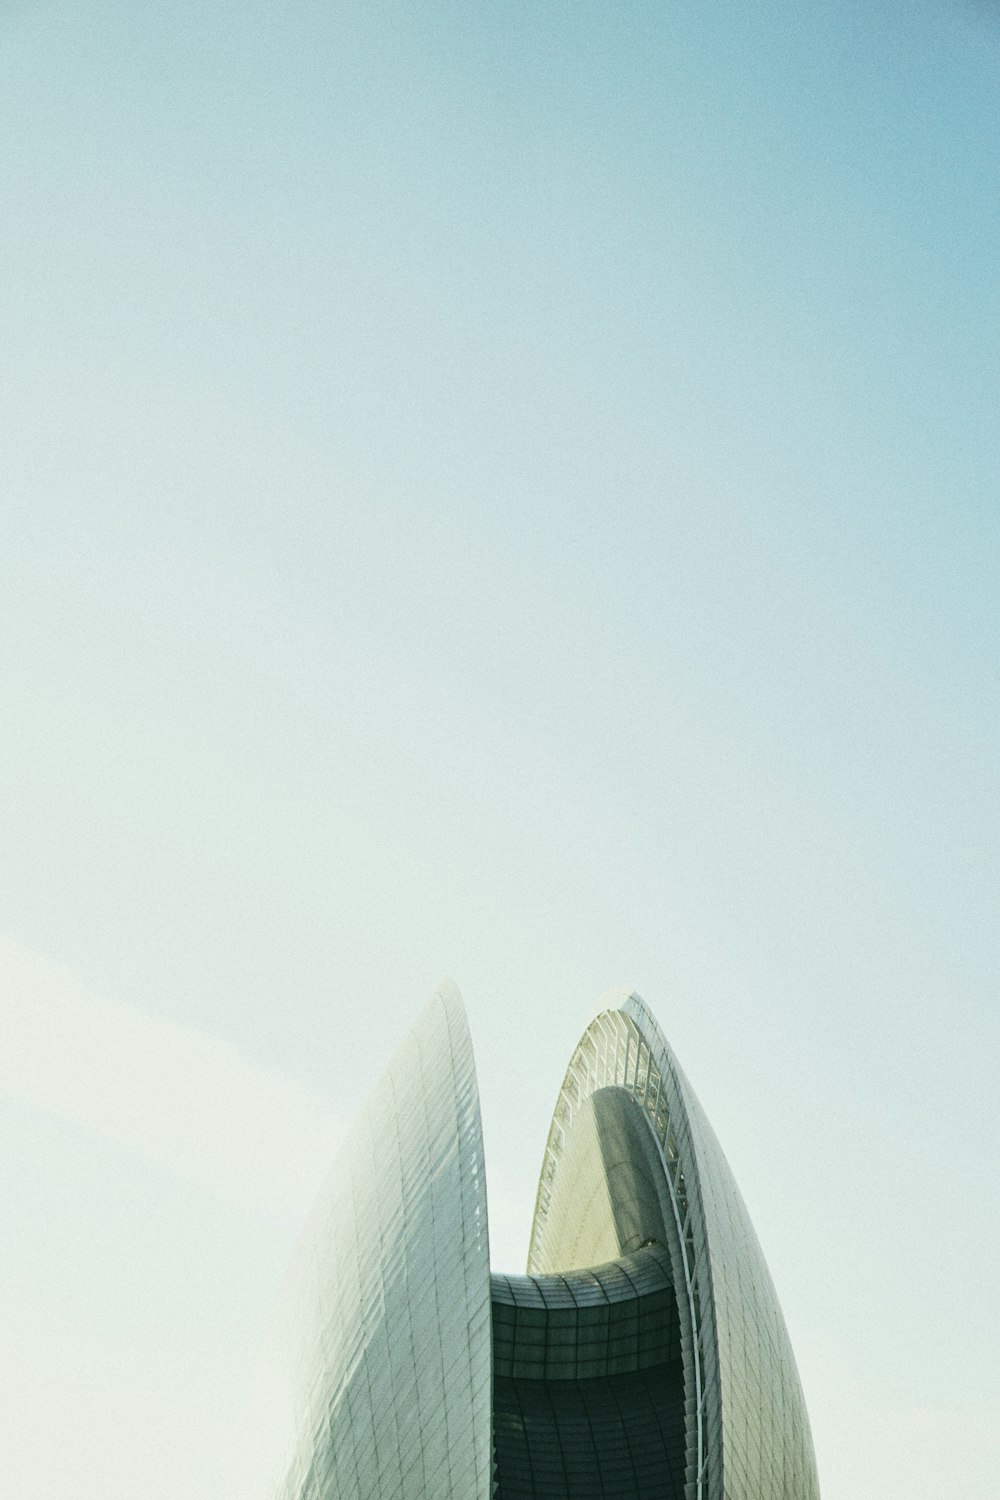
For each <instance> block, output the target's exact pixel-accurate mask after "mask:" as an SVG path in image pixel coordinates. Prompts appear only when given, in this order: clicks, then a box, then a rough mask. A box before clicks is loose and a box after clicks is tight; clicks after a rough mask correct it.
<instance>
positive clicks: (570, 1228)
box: [278, 986, 819, 1500]
mask: <svg viewBox="0 0 1000 1500" xmlns="http://www.w3.org/2000/svg"><path fill="white" fill-rule="evenodd" d="M608 1000H609V1002H610V1003H609V1004H608V1007H607V1008H606V1009H605V1010H603V1011H602V1012H601V1013H600V1014H599V1015H598V1016H597V1017H596V1018H595V1020H594V1021H593V1022H592V1023H591V1024H590V1026H588V1028H587V1030H586V1031H585V1032H584V1035H583V1037H582V1038H581V1040H580V1042H579V1043H578V1045H577V1047H576V1049H575V1051H574V1053H573V1056H572V1058H571V1061H570V1065H569V1068H568V1070H567V1072H566V1076H565V1078H564V1080H563V1084H562V1087H561V1089H560V1091H559V1096H558V1100H557V1103H556V1109H555V1114H554V1116H553V1120H552V1125H551V1129H550V1132H549V1138H548V1142H547V1144H546V1148H545V1155H544V1159H543V1165H542V1172H541V1177H540V1181H539V1187H538V1196H537V1202H536V1208H535V1217H534V1223H533V1226H532V1233H531V1246H530V1253H529V1260H528V1274H527V1275H526V1276H502V1275H499V1274H496V1275H493V1276H492V1277H491V1276H490V1270H489V1261H488V1244H487V1228H486V1191H485V1176H484V1167H483V1148H482V1132H481V1126H480V1118H479V1101H478V1096H477V1090H476V1079H475V1069H474V1066H473V1059H472V1048H471V1043H470V1041H469V1035H468V1030H467V1027H466V1022H465V1015H464V1011H463V1008H462V1003H461V1000H460V998H459V996H458V993H457V991H456V990H455V989H454V988H453V987H452V986H444V987H443V988H442V989H441V990H440V991H439V992H438V994H437V995H435V996H434V998H433V1000H432V1001H431V1002H430V1004H429V1005H428V1007H427V1008H426V1010H425V1011H424V1012H423V1014H422V1015H421V1016H420V1018H419V1020H418V1021H417V1023H416V1025H415V1026H414V1028H413V1030H412V1032H411V1033H410V1035H409V1036H408V1037H407V1038H406V1040H405V1041H404V1042H403V1044H402V1046H401V1047H400V1049H399V1051H398V1052H397V1053H396V1055H395V1056H394V1058H393V1059H392V1062H391V1063H390V1065H389V1068H388V1069H387V1071H386V1073H385V1075H384V1076H383V1078H382V1079H381V1081H380V1082H379V1084H378V1085H377V1087H376V1089H375V1091H374V1092H373V1094H372V1096H371V1099H370V1100H369V1102H368V1104H367V1106H366V1108H365V1110H364V1112H363V1114H362V1116H361V1118H360V1119H359V1120H358V1122H357V1124H356V1125H355V1127H354V1129H353V1130H352V1132H351V1134H350V1136H349V1138H348V1140H347V1142H346V1144H345V1146H344V1148H343V1149H342V1151H341V1154H340V1157H339V1158H338V1164H337V1168H336V1170H335V1173H334V1176H333V1178H332V1179H331V1183H330V1185H329V1187H328V1190H327V1193H326V1195H325V1198H324V1201H323V1204H322V1205H321V1208H320V1211H319V1213H318V1216H317V1221H316V1225H315V1228H314V1231H313V1234H312V1236H311V1238H310V1241H309V1245H310V1249H309V1258H308V1264H307V1265H306V1267H305V1269H304V1271H303V1274H302V1278H301V1280H302V1283H303V1285H304V1288H305V1292H306V1296H305V1301H304V1312H303V1314H302V1326H301V1330H300V1332H301V1341H300V1342H301V1345H302V1348H303V1350H304V1358H303V1366H302V1380H301V1386H302V1404H301V1422H300V1441H299V1446H298V1450H297V1456H296V1458H295V1460H294V1462H293V1464H292V1466H291V1470H290V1472H289V1474H288V1476H287V1479H286V1481H285V1483H284V1485H283V1486H282V1487H281V1489H280V1491H279V1492H278V1500H612V1497H613V1500H818V1496H819V1489H818V1483H817V1479H816V1470H815V1462H814V1459H813V1453H812V1442H811V1438H810V1435H809V1424H808V1419H807V1417H806V1412H805V1407H804V1403H803V1400H802V1392H801V1389H800V1386H799V1380H798V1375H797V1372H796V1368H795V1361H794V1358H793V1356H792V1351H791V1348H790V1345H789V1342H788V1335H787V1333H786V1331H785V1325H784V1321H783V1319H782V1316H781V1312H780V1310H779V1308H778V1304H777V1299H776V1297H775V1292H774V1288H773V1285H772V1283H771V1279H770V1276H769V1275H768V1272H767V1268H766V1266H765V1265H764V1261H763V1257H762V1255H761V1251H760V1246H759V1245H758V1242H757V1239H756V1236H755V1235H754V1232H753V1229H752V1227H751V1225H750V1221H749V1218H748V1216H747V1212H746V1209H745V1207H744V1205H743V1201H742V1199H741V1197H740V1195H739V1192H738V1190H737V1188H736V1185H735V1183H734V1181H733V1178H732V1174H731V1172H730V1170H729V1167H728V1164H727V1163H726V1159H725V1157H724V1155H723V1153H722V1150H721V1148H720V1146H719V1143H718V1141H717V1140H716V1138H715V1135H714V1134H713V1132H712V1129H711V1127H710V1125H709V1124H708V1121H707V1120H706V1118H705V1115H704V1113H703V1111H702V1109H701V1106H700V1105H699V1103H698V1101H697V1099H696V1097H695V1095H694V1093H693V1091H692V1089H691V1086H690V1084H689V1083H688V1081H687V1079H686V1078H685V1077H684V1074H683V1073H682V1072H681V1070H680V1068H679V1066H678V1064H677V1062H676V1059H675V1058H674V1056H673V1054H672V1053H671V1051H670V1049H669V1047H668V1046H667V1044H666V1042H665V1040H664V1038H663V1036H662V1034H661V1032H660V1030H659V1027H658V1026H657V1024H656V1022H655V1020H654V1019H653V1017H652V1015H651V1014H650V1012H649V1010H648V1009H647V1007H646V1006H645V1004H644V1003H643V1001H642V1000H640V999H639V998H638V996H636V995H630V994H628V993H627V992H619V993H616V994H615V995H614V996H611V997H608Z"/></svg>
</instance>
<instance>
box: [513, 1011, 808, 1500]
mask: <svg viewBox="0 0 1000 1500" xmlns="http://www.w3.org/2000/svg"><path fill="white" fill-rule="evenodd" d="M609 998H613V999H614V1000H615V1001H617V1002H618V1004H617V1006H616V1007H615V1008H614V1009H608V1010H604V1011H602V1012H601V1013H600V1014H599V1015H598V1016H597V1017H596V1018H595V1019H594V1021H593V1022H592V1023H591V1025H590V1026H589V1027H588V1028H587V1030H586V1032H585V1033H584V1035H583V1037H582V1038H581V1040H580V1043H579V1045H578V1046H577V1048H576V1051H575V1052H574V1054H573V1057H572V1059H571V1061H570V1065H569V1068H568V1069H567V1072H566V1076H565V1078H564V1080H563V1084H562V1087H561V1089H560V1091H559V1097H558V1099H557V1103H556V1109H555V1112H554V1116H553V1120H552V1126H551V1129H550V1132H549V1138H548V1142H547V1144H546V1148H545V1155H544V1158H543V1164H542V1172H541V1177H540V1180H539V1186H538V1196H537V1200H536V1207H535V1220H534V1224H533V1227H532V1237H531V1248H530V1253H529V1258H528V1269H529V1272H537V1271H540V1270H547V1271H551V1270H552V1269H554V1268H555V1267H556V1266H557V1265H558V1263H559V1232H560V1223H559V1215H558V1212H551V1210H552V1209H553V1198H554V1191H553V1190H554V1184H555V1180H556V1174H557V1173H558V1170H559V1164H560V1159H561V1157H562V1154H563V1150H564V1147H565V1144H566V1140H567V1137H568V1135H569V1132H570V1130H571V1129H572V1126H573V1122H574V1119H575V1117H576V1115H577V1114H578V1112H579V1110H580V1108H581V1105H582V1104H583V1103H584V1102H585V1101H586V1100H587V1099H588V1098H589V1096H590V1095H591V1094H593V1093H594V1092H595V1091H596V1090H598V1089H602V1088H608V1087H617V1088H621V1089H623V1090H624V1091H625V1092H626V1093H627V1094H629V1095H630V1096H631V1097H632V1098H633V1099H634V1100H635V1101H636V1103H638V1104H639V1105H640V1106H641V1108H642V1110H643V1112H644V1114H645V1117H646V1119H647V1122H648V1124H649V1126H650V1129H651V1130H652V1133H653V1136H654V1138H655V1140H656V1142H657V1144H658V1147H659V1151H660V1155H661V1158H662V1162H663V1167H664V1171H665V1174H666V1179H667V1183H668V1187H669V1190H670V1199H671V1206H672V1209H673V1214H674V1220H675V1228H676V1233H677V1244H676V1245H675V1246H674V1250H675V1255H676V1257H677V1261H678V1265H679V1268H680V1274H679V1275H678V1276H677V1281H678V1288H677V1290H678V1297H679V1303H680V1308H681V1316H682V1323H684V1324H686V1330H684V1331H686V1333H687V1337H686V1338H684V1339H683V1343H684V1347H685V1353H686V1355H687V1359H686V1379H687V1381H688V1388H689V1392H690V1395H689V1414H690V1420H689V1422H688V1429H687V1487H686V1488H687V1496H688V1500H818V1494H819V1487H818V1482H817V1479H816V1468H815V1460H814V1457H813V1450H812V1439H811V1436H810V1432H809V1423H808V1418H807V1416H806V1411H805V1404H804V1401H803V1398H802V1392H801V1387H800V1385H799V1380H798V1373H797V1371H796V1367H795V1361H794V1356H793V1354H792V1351H791V1346H790V1343H789V1340H788V1335H787V1332H786V1330H785V1325H784V1320H783V1318H782V1316H781V1312H780V1309H779V1307H778V1303H777V1298H776V1295H775V1292H774V1287H773V1284H772V1282H771V1278H770V1275H769V1274H768V1271H767V1268H766V1265H765V1263H764V1258H763V1255H762V1253H761V1250H760V1246H759V1244H758V1241H757V1238H756V1236H755V1234H754V1231H753V1228H752V1226H751V1224H750V1220H749V1216H748V1214H747V1211H746V1208H745V1206H744V1204H743V1201H742V1198H741V1197H740V1194H739V1190H738V1189H737V1187H736V1184H735V1182H734V1180H733V1177H732V1173H731V1172H730V1170H729V1166H728V1163H727V1162H726V1159H725V1157H724V1155H723V1153H722V1150H721V1148H720V1146H719V1144H718V1141H717V1140H716V1137H715V1134H714V1132H713V1131H712V1129H711V1126H710V1125H709V1124H708V1121H707V1119H706V1117H705V1115H704V1112H703V1111H702V1109H701V1107H700V1105H699V1104H698V1101H697V1098H696V1097H695V1095H694V1092H693V1090H692V1089H691V1086H690V1084H689V1083H688V1082H687V1079H686V1078H685V1076H684V1074H683V1072H682V1071H681V1069H680V1067H679V1066H678V1064H677V1062H676V1059H675V1058H674V1056H673V1054H672V1052H671V1051H670V1049H669V1047H668V1046H667V1044H666V1041H665V1040H664V1038H663V1035H662V1033H661V1032H660V1029H659V1027H658V1026H657V1024H656V1021H655V1020H654V1018H653V1016H652V1015H651V1014H650V1012H649V1010H648V1009H647V1007H646V1005H645V1003H644V1002H643V1001H642V1000H641V999H640V998H639V996H637V995H628V994H627V992H620V993H618V994H616V995H614V997H609Z"/></svg>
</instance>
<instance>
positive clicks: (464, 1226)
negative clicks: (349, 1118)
mask: <svg viewBox="0 0 1000 1500" xmlns="http://www.w3.org/2000/svg"><path fill="white" fill-rule="evenodd" d="M320 1223H321V1227H320V1230H319V1232H317V1233H313V1234H312V1236H311V1245H312V1247H313V1255H312V1265H311V1267H310V1272H311V1275H310V1280H311V1283H312V1285H311V1289H310V1291H311V1295H310V1301H311V1302H312V1304H313V1307H312V1310H311V1313H310V1314H308V1315H307V1326H308V1327H310V1330H311V1338H310V1358H309V1360H308V1361H307V1367H306V1370H305V1380H304V1383H303V1393H302V1396H303V1399H302V1408H301V1413H300V1436H299V1443H298V1453H297V1458H296V1460H295V1462H294V1464H293V1467H292V1472H291V1473H290V1474H289V1476H288V1479H287V1481H286V1485H285V1489H284V1491H283V1492H282V1493H284V1494H285V1495H288V1496H294V1497H300V1496H305V1495H312V1494H313V1493H318V1494H336V1495H337V1497H338V1500H374V1497H383V1496H384V1497H386V1500H388V1497H389V1496H398V1494H399V1493H400V1486H401V1483H402V1481H403V1479H404V1477H405V1493H406V1495H407V1496H408V1497H413V1500H440V1497H441V1496H442V1495H446V1494H454V1495H465V1496H468V1497H470V1500H488V1497H489V1495H490V1486H491V1466H492V1430H491V1420H492V1419H491V1406H490V1381H491V1346H490V1268H489V1241H488V1231H487V1209H486V1176H485V1166H484V1160H483V1137H482V1123H481V1118H480V1111H479V1092H478V1087H477V1083H476V1071H475V1063H474V1059H473V1054H472V1042H471V1038H470V1036H469V1028H468V1023H467V1020H466V1015H465V1008H464V1006H463V1004H462V999H461V996H460V994H459V992H458V989H457V988H456V987H455V985H453V984H451V983H444V984H442V985H441V986H440V987H439V989H438V990H437V992H436V993H435V995H434V996H433V997H432V998H431V1000H430V1001H429V1002H428V1004H427V1005H426V1006H425V1008H424V1010H423V1011H422V1012H421V1014H420V1016H419V1017H418V1018H417V1021H416V1023H415V1024H414V1026H413V1027H412V1029H411V1030H410V1032H409V1033H408V1034H407V1036H406V1037H405V1038H404V1039H403V1041H402V1042H401V1044H400V1046H399V1047H398V1049H397V1051H396V1053H395V1054H394V1056H393V1058H392V1060H391V1061H390V1063H389V1065H388V1067H387V1068H386V1070H385V1072H384V1073H383V1074H382V1076H381V1078H380V1079H379V1081H378V1083H377V1084H376V1085H375V1088H374V1089H373V1090H372V1093H371V1095H370V1096H369V1099H368V1101H367V1103H366V1105H365V1107H364V1109H363V1110H362V1113H361V1115H360V1116H359V1117H358V1119H357V1120H356V1122H355V1124H354V1126H353V1127H352V1129H351V1131H350V1133H349V1134H348V1136H347V1138H346V1140H345V1142H344V1144H343V1146H342V1148H341V1151H340V1153H339V1155H338V1158H337V1162H336V1164H335V1167H334V1171H333V1174H332V1177H331V1179H330V1182H329V1183H328V1185H327V1189H326V1192H325V1194H324V1202H323V1205H322V1208H321V1215H320ZM313 1486H315V1488H313Z"/></svg>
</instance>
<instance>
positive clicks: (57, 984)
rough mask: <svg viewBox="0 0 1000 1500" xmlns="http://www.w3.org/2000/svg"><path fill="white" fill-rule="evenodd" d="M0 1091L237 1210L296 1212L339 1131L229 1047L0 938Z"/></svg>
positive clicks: (323, 1112) (310, 1100) (278, 1077)
mask: <svg viewBox="0 0 1000 1500" xmlns="http://www.w3.org/2000/svg"><path fill="white" fill-rule="evenodd" d="M0 1097H7V1098H9V1099H13V1100H17V1101H19V1102H21V1103H23V1104H27V1105H28V1106H30V1107H32V1108H35V1109H38V1110H41V1111H43V1112H44V1113H46V1114H48V1115H51V1116H54V1117H56V1118H58V1119H61V1120H64V1121H66V1122H69V1123H71V1124H73V1125H76V1126H78V1127H80V1128H82V1129H84V1130H86V1131H89V1132H91V1133H92V1134H94V1135H95V1136H97V1137H99V1138H101V1139H103V1140H106V1141H110V1142H113V1143H115V1144H116V1145H119V1146H122V1147H124V1148H126V1149H127V1150H129V1151H131V1152H133V1153H135V1154H136V1155H138V1156H141V1157H144V1158H146V1159H148V1160H149V1161H151V1162H155V1163H156V1164H157V1165H159V1166H160V1167H164V1168H166V1169H167V1170H168V1171H170V1172H172V1173H174V1174H176V1175H177V1176H178V1177H180V1178H182V1179H184V1180H185V1181H187V1182H189V1183H192V1184H194V1185H196V1186H197V1187H200V1188H203V1189H205V1190H207V1191H208V1192H210V1193H212V1194H213V1195H215V1196H217V1197H219V1198H222V1199H224V1200H226V1201H228V1202H231V1203H235V1204H237V1205H238V1206H240V1207H241V1208H244V1209H250V1210H252V1211H255V1212H258V1213H261V1214H263V1215H267V1216H279V1217H287V1216H296V1217H299V1216H301V1215H303V1214H305V1213H306V1212H307V1211H308V1209H309V1206H310V1204H311V1203H312V1201H313V1198H314V1197H315V1194H316V1191H317V1189H318V1186H319V1184H320V1182H321V1181H322V1177H323V1174H324V1171H325V1170H326V1168H327V1166H328V1165H329V1162H330V1160H331V1157H332V1156H333V1154H334V1151H335V1149H336V1145H337V1142H338V1141H339V1139H340V1136H341V1134H342V1124H341V1120H340V1117H339V1116H338V1114H337V1112H336V1111H335V1109H334V1108H333V1106H332V1104H331V1102H330V1101H329V1100H327V1099H325V1098H323V1097H322V1096H320V1095H317V1094H315V1093H313V1092H311V1091H310V1090H308V1089H307V1088H305V1087H304V1086H303V1085H302V1084H301V1083H298V1082H296V1081H295V1080H293V1079H291V1078H287V1077H285V1076H284V1075H282V1074H280V1073H277V1072H272V1071H270V1070H268V1069H266V1068H262V1067H260V1066H259V1065H258V1064H257V1063H254V1062H253V1061H251V1060H250V1059H249V1058H247V1057H245V1056H243V1055H242V1054H241V1053H240V1052H239V1051H238V1050H237V1049H236V1048H235V1047H233V1046H231V1045H230V1044H228V1043H226V1042H223V1041H221V1040H220V1039H219V1038H217V1037H213V1036H210V1035H208V1034H206V1033H204V1032H201V1031H198V1030H196V1029H195V1028H194V1027H188V1026H181V1025H177V1024H176V1023H173V1022H169V1021H165V1020H162V1019H160V1018H159V1017H155V1016H150V1015H147V1014H145V1013H144V1012H142V1011H141V1010H138V1009H136V1008H135V1007H133V1006H130V1005H126V1004H123V1003H122V1002H121V1001H118V1000H110V999H107V998H105V997H103V996H100V995H96V994H94V993H93V992H92V991H90V990H88V989H87V987H86V986H85V985H84V984H83V983H82V982H81V981H80V979H79V978H78V977H77V976H76V975H74V974H73V973H72V972H71V971H70V970H69V969H68V968H65V967H63V966H61V965H59V964H56V963H53V962H52V961H51V960H49V959H47V958H45V957H43V956H42V955H41V954H38V953H35V952H33V951H31V950H30V949H28V948H26V947H23V946H22V945H21V944H19V943H17V942H16V941H15V940H14V939H12V938H10V937H7V936H0Z"/></svg>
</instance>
